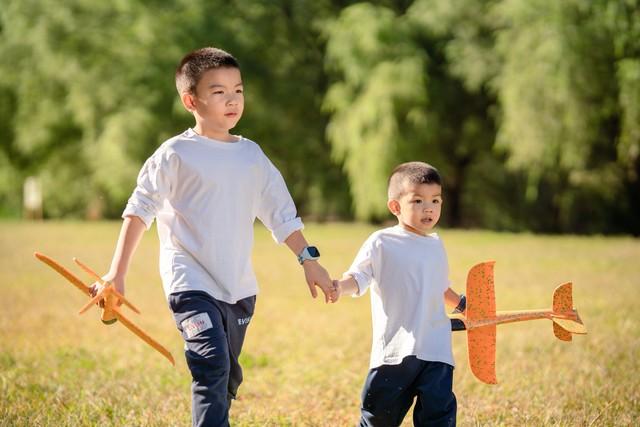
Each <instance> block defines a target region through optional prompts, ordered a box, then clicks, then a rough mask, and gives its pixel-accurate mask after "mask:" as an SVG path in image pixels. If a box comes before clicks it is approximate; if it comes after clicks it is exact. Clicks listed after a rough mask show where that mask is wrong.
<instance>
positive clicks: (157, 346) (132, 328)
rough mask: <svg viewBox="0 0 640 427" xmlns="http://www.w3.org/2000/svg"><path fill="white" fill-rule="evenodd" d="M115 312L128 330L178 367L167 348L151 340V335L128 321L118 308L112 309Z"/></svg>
mask: <svg viewBox="0 0 640 427" xmlns="http://www.w3.org/2000/svg"><path fill="white" fill-rule="evenodd" d="M112 310H113V312H114V313H115V316H116V317H117V318H118V320H119V321H120V322H121V323H122V324H123V325H124V326H126V327H127V329H129V330H130V331H131V332H133V333H134V334H136V335H137V336H138V337H140V338H141V339H142V340H143V341H144V342H146V343H147V344H149V345H150V346H151V347H153V348H154V349H156V350H157V351H158V352H160V354H162V355H163V356H164V357H166V358H167V359H168V360H169V362H171V364H172V365H173V366H175V365H176V362H175V360H173V355H172V354H171V353H170V352H169V350H167V349H166V348H164V347H163V346H162V345H161V344H160V343H158V342H157V341H156V340H154V339H153V338H151V337H150V336H149V335H147V334H146V333H145V332H144V331H143V330H142V329H140V328H138V327H137V326H136V325H134V324H133V323H132V322H131V321H130V320H129V319H127V318H126V317H125V316H124V315H123V314H122V312H121V311H120V310H119V309H118V307H112Z"/></svg>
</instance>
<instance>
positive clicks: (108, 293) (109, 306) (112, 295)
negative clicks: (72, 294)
mask: <svg viewBox="0 0 640 427" xmlns="http://www.w3.org/2000/svg"><path fill="white" fill-rule="evenodd" d="M34 255H35V257H36V258H38V259H39V260H40V261H42V262H44V263H45V264H47V265H48V266H49V267H51V268H53V269H54V270H55V271H57V272H58V273H60V274H61V275H62V276H63V277H64V278H66V279H67V280H68V281H69V282H71V284H72V285H74V286H75V287H76V288H78V289H79V290H80V291H81V292H82V293H84V294H85V295H87V296H89V297H91V289H90V288H89V286H87V285H86V284H85V283H84V282H83V281H82V280H80V279H79V278H78V277H76V276H75V275H74V274H73V273H71V272H70V271H69V270H67V269H66V268H64V267H63V266H62V265H60V264H59V263H58V262H57V261H55V260H53V259H52V258H50V257H48V256H46V255H44V254H41V253H39V252H36V253H35V254H34ZM73 261H74V262H75V263H76V264H78V265H79V266H80V268H82V269H83V270H84V271H86V272H87V273H88V274H89V275H90V276H92V277H93V279H94V280H95V281H98V282H100V283H102V284H103V285H105V287H104V288H103V289H102V290H101V291H100V292H99V293H98V294H96V295H95V296H94V297H91V299H90V300H89V302H87V304H85V305H84V306H83V307H82V308H81V309H80V311H79V314H83V313H85V312H86V311H87V310H89V309H90V308H91V306H92V305H94V304H96V305H99V306H100V307H101V308H102V315H101V316H100V319H101V320H102V323H104V324H106V325H110V324H113V323H115V322H116V321H118V320H119V321H120V323H122V324H123V325H124V326H125V327H126V328H127V329H129V330H130V331H131V332H133V333H134V334H136V335H137V336H138V337H139V338H141V339H142V340H143V341H144V342H146V343H147V344H149V345H150V346H151V347H153V348H154V349H155V350H157V351H158V352H160V354H162V355H163V356H164V357H166V358H167V360H169V362H171V364H172V365H174V366H175V364H176V362H175V360H174V359H173V355H172V354H171V352H169V350H167V349H166V348H164V347H163V346H162V345H160V343H158V342H157V341H156V340H154V339H153V338H151V337H150V336H149V335H148V334H147V333H146V332H144V331H143V330H142V329H140V328H139V327H137V326H136V325H135V324H133V322H131V321H130V320H129V319H127V318H126V317H125V315H124V314H122V311H121V310H120V307H119V305H120V303H122V304H124V305H125V306H127V307H129V308H130V309H131V310H133V311H134V312H136V313H138V314H140V311H139V310H138V309H137V308H136V307H135V306H134V305H133V304H131V303H130V302H129V301H127V299H126V298H125V297H124V295H122V294H121V293H120V292H118V291H117V290H116V289H115V287H114V286H113V284H112V283H110V282H105V281H103V280H102V278H101V277H100V276H98V274H97V273H96V272H95V271H93V270H92V269H91V268H89V267H88V266H86V265H85V264H83V263H82V262H80V260H78V259H77V258H74V259H73ZM101 301H102V302H101Z"/></svg>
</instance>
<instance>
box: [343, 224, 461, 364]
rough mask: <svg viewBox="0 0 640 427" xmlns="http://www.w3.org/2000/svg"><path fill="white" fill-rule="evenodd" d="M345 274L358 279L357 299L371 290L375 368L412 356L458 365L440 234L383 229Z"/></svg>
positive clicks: (444, 254) (372, 238)
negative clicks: (455, 355)
mask: <svg viewBox="0 0 640 427" xmlns="http://www.w3.org/2000/svg"><path fill="white" fill-rule="evenodd" d="M345 274H346V275H350V276H352V277H353V278H354V279H355V280H356V282H357V284H358V293H357V295H356V296H361V295H363V294H364V293H365V292H366V290H367V289H368V288H369V287H370V288H371V318H372V326H373V335H372V338H373V340H372V346H371V359H370V368H375V367H377V366H380V365H397V364H399V363H400V362H402V359H403V358H404V357H406V356H411V355H412V356H416V357H417V358H418V359H421V360H425V361H436V362H444V363H448V364H449V365H451V366H455V365H454V360H453V353H452V351H451V321H450V320H449V318H448V317H447V314H446V312H445V307H444V292H445V290H447V288H448V287H449V265H448V260H447V254H446V251H445V249H444V245H443V244H442V241H441V240H440V238H439V237H438V235H437V234H435V233H433V234H430V235H428V236H420V235H418V234H415V233H411V232H409V231H406V230H404V229H403V228H402V227H400V226H395V227H390V228H385V229H383V230H378V231H376V232H375V233H373V234H372V235H371V236H369V238H368V239H367V240H366V241H365V242H364V244H363V245H362V247H361V248H360V251H359V252H358V254H357V256H356V258H355V260H354V261H353V264H352V265H351V267H350V268H349V270H348V271H347V272H346V273H345Z"/></svg>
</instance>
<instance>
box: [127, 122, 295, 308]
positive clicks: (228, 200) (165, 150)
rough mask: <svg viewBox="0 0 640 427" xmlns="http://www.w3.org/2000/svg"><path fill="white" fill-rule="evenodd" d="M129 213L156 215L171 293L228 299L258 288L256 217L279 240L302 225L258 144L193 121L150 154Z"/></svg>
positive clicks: (163, 274)
mask: <svg viewBox="0 0 640 427" xmlns="http://www.w3.org/2000/svg"><path fill="white" fill-rule="evenodd" d="M130 215H134V216H138V217H140V218H141V219H142V221H144V223H145V225H146V226H147V229H148V228H149V227H150V226H151V224H152V223H153V219H154V218H156V219H157V223H158V235H159V237H160V275H161V277H162V282H163V286H164V291H165V294H166V295H167V297H168V296H169V294H172V293H176V292H181V291H192V290H199V291H204V292H207V293H208V294H210V295H211V296H213V297H214V298H215V299H217V300H220V301H224V302H227V303H230V304H234V303H235V302H237V301H238V300H240V299H242V298H246V297H249V296H252V295H256V294H257V292H258V284H257V281H256V277H255V274H254V272H253V267H252V265H251V250H252V248H253V223H254V221H255V218H256V217H257V218H259V219H260V221H262V223H264V225H265V226H266V227H267V228H268V229H269V230H270V231H271V232H272V235H273V238H274V239H275V240H276V241H277V242H278V243H281V242H283V241H284V240H285V239H286V238H287V237H288V236H289V235H290V234H291V233H293V232H294V231H296V230H300V229H302V228H303V224H302V221H301V220H300V218H298V217H297V214H296V207H295V205H294V203H293V200H292V199H291V195H290V194H289V191H288V190H287V187H286V184H285V182H284V180H283V178H282V175H281V174H280V172H279V171H278V170H277V169H276V168H275V166H274V165H273V164H272V163H271V162H270V161H269V159H268V158H267V156H266V155H265V154H264V153H263V152H262V150H261V149H260V147H259V146H258V144H256V143H255V142H253V141H250V140H248V139H246V138H242V137H241V138H240V139H239V140H238V141H237V142H234V143H228V142H222V141H216V140H213V139H209V138H206V137H203V136H200V135H198V134H196V133H195V132H194V131H193V130H192V129H188V130H187V131H185V132H184V133H182V134H181V135H178V136H175V137H173V138H171V139H169V140H167V141H165V142H164V143H163V144H162V145H161V146H160V147H159V148H158V149H157V150H156V152H155V153H154V154H153V155H152V156H151V157H150V158H149V159H147V161H146V162H145V164H144V165H143V166H142V169H141V171H140V174H139V175H138V182H137V186H136V188H135V190H134V191H133V194H132V195H131V197H130V198H129V202H128V204H127V207H126V208H125V210H124V212H123V214H122V216H123V217H126V216H130Z"/></svg>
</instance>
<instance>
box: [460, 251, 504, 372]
mask: <svg viewBox="0 0 640 427" xmlns="http://www.w3.org/2000/svg"><path fill="white" fill-rule="evenodd" d="M494 264H495V262H494V261H488V262H483V263H480V264H477V265H475V266H473V267H472V268H471V270H469V275H468V276H467V294H466V297H467V309H466V311H465V315H466V319H467V320H471V321H474V320H481V319H492V318H495V317H496V300H495V286H494V282H493V265H494ZM467 347H468V353H469V366H470V367H471V372H473V374H474V375H475V376H476V378H478V379H479V380H480V381H482V382H485V383H487V384H497V383H498V380H497V378H496V325H487V326H481V327H478V328H469V329H467Z"/></svg>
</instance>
